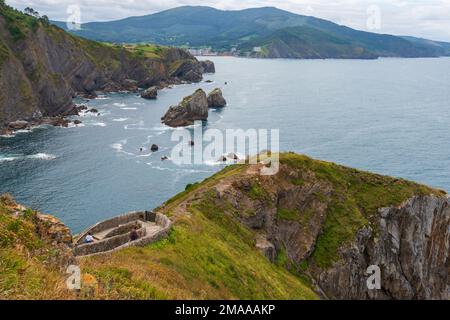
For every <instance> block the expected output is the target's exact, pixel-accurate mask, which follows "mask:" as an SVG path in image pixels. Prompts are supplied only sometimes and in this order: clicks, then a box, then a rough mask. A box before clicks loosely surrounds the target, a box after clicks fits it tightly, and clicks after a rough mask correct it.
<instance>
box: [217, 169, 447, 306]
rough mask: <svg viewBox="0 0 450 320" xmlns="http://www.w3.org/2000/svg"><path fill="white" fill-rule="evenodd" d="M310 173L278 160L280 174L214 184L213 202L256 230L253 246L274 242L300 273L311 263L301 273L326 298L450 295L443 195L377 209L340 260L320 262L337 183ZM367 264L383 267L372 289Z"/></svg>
mask: <svg viewBox="0 0 450 320" xmlns="http://www.w3.org/2000/svg"><path fill="white" fill-rule="evenodd" d="M310 174H312V173H308V172H305V171H303V172H301V171H296V170H291V169H289V168H287V167H286V166H284V165H281V167H280V172H279V173H278V174H277V176H273V177H257V178H254V177H253V178H252V177H249V176H239V177H238V178H234V179H233V181H232V182H227V183H221V184H220V185H219V187H216V192H217V200H216V201H217V203H216V206H218V207H220V206H221V204H224V203H225V204H226V205H225V206H224V207H226V208H232V210H231V211H230V212H229V214H230V216H232V217H233V218H235V219H238V220H239V222H240V223H242V224H243V225H245V226H247V227H248V228H250V229H252V230H254V231H255V233H256V234H257V235H258V239H256V249H258V250H260V251H261V252H262V253H263V254H264V255H265V256H267V257H268V258H269V259H271V257H272V256H273V252H272V249H271V247H272V245H273V248H274V250H275V253H274V254H275V256H276V255H277V254H279V253H280V252H283V254H285V255H286V257H287V261H288V267H289V268H290V269H293V270H296V271H299V270H300V266H301V265H302V264H303V263H305V262H306V263H307V264H308V266H307V267H306V269H304V271H306V272H307V275H308V276H309V277H310V278H311V279H312V281H313V282H315V285H316V286H317V288H319V289H318V291H319V292H320V293H321V295H323V297H325V298H329V299H447V300H448V299H450V200H448V199H447V197H446V196H444V195H436V196H435V195H432V194H430V195H421V196H415V197H412V198H410V199H409V200H406V201H405V202H404V203H403V204H401V205H399V206H398V207H388V208H380V209H379V211H378V215H377V214H376V212H374V214H375V216H374V217H373V219H372V220H371V222H370V223H369V224H367V225H366V226H365V227H361V229H359V231H357V232H356V234H355V236H354V238H353V240H351V241H350V242H348V243H344V244H342V246H341V247H340V248H339V249H338V259H337V260H336V261H338V262H335V263H331V264H330V265H326V266H319V265H318V264H317V263H315V260H314V259H313V258H312V256H313V254H314V252H315V249H316V248H317V246H318V241H319V239H320V236H321V234H323V232H324V230H326V229H325V228H326V219H327V215H328V214H329V211H328V209H329V206H330V201H332V200H331V199H333V196H334V189H333V188H334V187H333V185H332V184H331V183H328V182H327V181H326V180H316V179H310V177H309V175H310ZM289 180H290V181H299V182H296V183H295V184H292V183H291V182H288V181H289ZM319 194H320V196H318V195H319ZM227 210H230V209H227ZM262 236H264V238H261V237H262ZM370 266H378V267H379V268H380V270H381V283H380V284H381V289H380V290H369V289H368V286H367V280H368V278H369V276H370V274H368V273H367V269H368V267H370Z"/></svg>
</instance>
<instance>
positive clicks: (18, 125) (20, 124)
mask: <svg viewBox="0 0 450 320" xmlns="http://www.w3.org/2000/svg"><path fill="white" fill-rule="evenodd" d="M28 125H29V124H28V121H21V120H19V121H14V122H10V123H9V124H8V127H9V128H10V129H12V130H23V129H26V128H28Z"/></svg>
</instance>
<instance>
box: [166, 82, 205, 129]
mask: <svg viewBox="0 0 450 320" xmlns="http://www.w3.org/2000/svg"><path fill="white" fill-rule="evenodd" d="M207 119H208V98H207V97H206V93H205V92H204V91H203V90H202V89H198V90H197V91H195V92H194V93H193V94H192V95H190V96H188V97H185V98H184V99H183V101H181V102H180V103H179V104H178V105H177V106H171V107H170V108H169V110H168V111H167V113H166V114H165V115H164V117H162V118H161V120H162V122H163V123H164V124H165V125H168V126H170V127H174V128H175V127H185V126H189V125H192V124H194V122H195V121H197V120H202V121H206V120H207Z"/></svg>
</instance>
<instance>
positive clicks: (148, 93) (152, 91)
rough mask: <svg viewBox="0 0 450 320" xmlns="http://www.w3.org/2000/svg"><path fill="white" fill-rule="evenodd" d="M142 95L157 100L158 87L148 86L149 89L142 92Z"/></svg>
mask: <svg viewBox="0 0 450 320" xmlns="http://www.w3.org/2000/svg"><path fill="white" fill-rule="evenodd" d="M141 97H142V98H144V99H149V100H155V99H156V98H158V88H157V87H150V88H148V89H147V90H145V91H143V92H142V93H141Z"/></svg>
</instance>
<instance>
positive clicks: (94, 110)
mask: <svg viewBox="0 0 450 320" xmlns="http://www.w3.org/2000/svg"><path fill="white" fill-rule="evenodd" d="M89 112H92V113H98V110H97V109H95V108H92V109H91V110H89Z"/></svg>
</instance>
